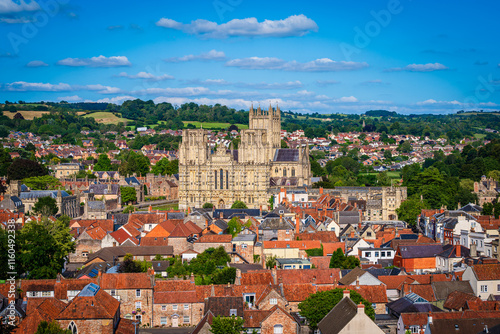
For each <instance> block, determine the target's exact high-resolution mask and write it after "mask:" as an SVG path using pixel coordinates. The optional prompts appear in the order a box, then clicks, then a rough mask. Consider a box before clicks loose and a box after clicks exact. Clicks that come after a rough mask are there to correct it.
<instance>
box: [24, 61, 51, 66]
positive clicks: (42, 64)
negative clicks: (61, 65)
mask: <svg viewBox="0 0 500 334" xmlns="http://www.w3.org/2000/svg"><path fill="white" fill-rule="evenodd" d="M46 66H49V64H47V63H45V62H43V61H41V60H32V61H30V62H29V63H27V64H26V67H46Z"/></svg>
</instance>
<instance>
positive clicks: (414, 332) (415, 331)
mask: <svg viewBox="0 0 500 334" xmlns="http://www.w3.org/2000/svg"><path fill="white" fill-rule="evenodd" d="M410 331H411V333H412V334H418V333H420V326H410Z"/></svg>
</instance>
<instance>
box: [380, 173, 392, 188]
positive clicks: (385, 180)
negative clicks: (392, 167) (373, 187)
mask: <svg viewBox="0 0 500 334" xmlns="http://www.w3.org/2000/svg"><path fill="white" fill-rule="evenodd" d="M377 185H378V186H379V187H384V186H390V185H391V178H390V177H389V175H388V174H387V172H386V171H384V172H381V173H378V174H377Z"/></svg>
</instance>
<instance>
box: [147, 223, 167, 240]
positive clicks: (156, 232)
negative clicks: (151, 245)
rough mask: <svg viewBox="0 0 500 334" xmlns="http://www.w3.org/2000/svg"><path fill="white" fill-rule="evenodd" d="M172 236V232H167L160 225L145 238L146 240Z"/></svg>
mask: <svg viewBox="0 0 500 334" xmlns="http://www.w3.org/2000/svg"><path fill="white" fill-rule="evenodd" d="M169 235H170V232H169V231H167V230H165V228H164V227H163V226H162V225H161V224H160V225H156V226H155V227H154V228H153V229H152V230H151V231H149V233H148V234H146V235H145V236H144V238H150V237H160V238H163V237H168V236H169Z"/></svg>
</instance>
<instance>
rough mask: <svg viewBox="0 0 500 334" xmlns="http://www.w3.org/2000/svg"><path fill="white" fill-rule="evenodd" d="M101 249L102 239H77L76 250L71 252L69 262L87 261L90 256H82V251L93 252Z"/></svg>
mask: <svg viewBox="0 0 500 334" xmlns="http://www.w3.org/2000/svg"><path fill="white" fill-rule="evenodd" d="M100 249H101V241H100V240H94V239H81V240H77V241H76V247H75V252H74V253H71V254H69V262H81V263H83V262H85V261H87V260H88V257H84V256H82V252H88V254H89V255H90V254H92V253H95V252H97V251H98V250H100Z"/></svg>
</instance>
